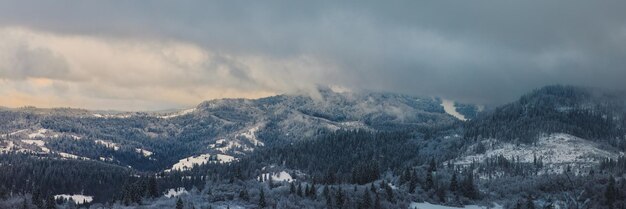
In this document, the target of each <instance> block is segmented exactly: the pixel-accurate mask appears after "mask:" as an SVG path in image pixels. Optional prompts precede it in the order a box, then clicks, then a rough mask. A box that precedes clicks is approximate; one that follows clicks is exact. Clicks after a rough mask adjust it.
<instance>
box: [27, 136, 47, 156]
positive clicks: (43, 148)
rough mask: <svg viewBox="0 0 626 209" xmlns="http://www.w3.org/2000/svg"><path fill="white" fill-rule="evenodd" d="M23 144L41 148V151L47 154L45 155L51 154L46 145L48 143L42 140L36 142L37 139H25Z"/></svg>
mask: <svg viewBox="0 0 626 209" xmlns="http://www.w3.org/2000/svg"><path fill="white" fill-rule="evenodd" d="M22 142H24V143H26V144H30V145H35V146H37V147H39V148H40V149H41V151H43V152H45V153H50V149H48V148H47V147H46V146H45V145H46V142H44V141H42V140H36V139H23V140H22Z"/></svg>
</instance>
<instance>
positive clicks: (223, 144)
mask: <svg viewBox="0 0 626 209" xmlns="http://www.w3.org/2000/svg"><path fill="white" fill-rule="evenodd" d="M209 147H210V148H213V149H215V150H218V151H220V152H222V153H226V152H228V151H230V150H233V149H235V148H241V149H243V150H244V151H246V152H251V151H253V150H254V148H251V147H248V146H246V145H244V144H241V143H239V142H238V141H235V140H228V141H227V140H226V139H218V140H217V141H215V144H210V145H209Z"/></svg>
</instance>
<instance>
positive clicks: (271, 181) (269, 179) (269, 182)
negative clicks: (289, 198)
mask: <svg viewBox="0 0 626 209" xmlns="http://www.w3.org/2000/svg"><path fill="white" fill-rule="evenodd" d="M268 175H269V177H268V179H267V185H268V186H269V188H270V189H274V180H273V179H272V173H269V174H268Z"/></svg>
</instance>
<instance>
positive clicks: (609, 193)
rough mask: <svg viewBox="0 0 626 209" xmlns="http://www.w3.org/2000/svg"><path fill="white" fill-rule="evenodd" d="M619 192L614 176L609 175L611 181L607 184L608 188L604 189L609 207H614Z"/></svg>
mask: <svg viewBox="0 0 626 209" xmlns="http://www.w3.org/2000/svg"><path fill="white" fill-rule="evenodd" d="M617 196H618V193H617V190H616V189H615V178H613V176H611V177H609V183H608V184H607V185H606V189H605V190H604V198H605V199H606V205H607V206H609V208H613V203H614V202H615V200H616V199H617Z"/></svg>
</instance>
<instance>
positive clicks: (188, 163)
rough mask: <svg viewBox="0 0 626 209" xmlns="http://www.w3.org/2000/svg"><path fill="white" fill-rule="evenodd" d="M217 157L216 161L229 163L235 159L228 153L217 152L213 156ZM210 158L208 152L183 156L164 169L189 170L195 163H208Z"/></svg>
mask: <svg viewBox="0 0 626 209" xmlns="http://www.w3.org/2000/svg"><path fill="white" fill-rule="evenodd" d="M215 158H217V162H218V163H230V162H232V161H233V160H235V159H236V158H234V157H232V156H229V155H223V154H217V156H216V157H215ZM210 160H212V159H211V155H210V154H202V155H199V156H191V157H188V158H184V159H181V160H179V161H178V163H176V164H174V165H173V166H172V168H170V169H168V170H166V171H172V170H179V171H184V170H189V169H191V168H193V167H194V166H196V165H202V164H205V163H208V162H209V161H210Z"/></svg>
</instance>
